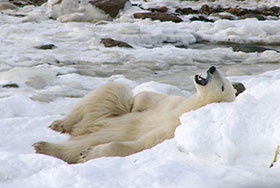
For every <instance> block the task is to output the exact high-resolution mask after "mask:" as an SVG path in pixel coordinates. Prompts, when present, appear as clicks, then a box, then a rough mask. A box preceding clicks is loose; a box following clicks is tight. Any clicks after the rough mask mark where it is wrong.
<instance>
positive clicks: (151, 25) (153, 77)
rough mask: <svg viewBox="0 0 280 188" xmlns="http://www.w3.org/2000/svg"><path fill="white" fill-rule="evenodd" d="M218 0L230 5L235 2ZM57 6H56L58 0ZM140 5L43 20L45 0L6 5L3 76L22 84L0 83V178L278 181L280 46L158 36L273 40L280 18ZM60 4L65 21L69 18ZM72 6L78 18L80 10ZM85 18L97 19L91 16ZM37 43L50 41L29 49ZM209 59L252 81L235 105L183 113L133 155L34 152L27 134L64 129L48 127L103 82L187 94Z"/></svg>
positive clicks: (119, 183)
mask: <svg viewBox="0 0 280 188" xmlns="http://www.w3.org/2000/svg"><path fill="white" fill-rule="evenodd" d="M3 2H4V1H3ZM83 2H86V1H83ZM131 2H132V3H141V4H142V5H143V7H145V8H149V7H155V6H168V7H169V8H175V7H177V6H185V5H188V3H190V2H183V1H182V2H181V1H178V0H174V1H169V0H155V1H147V2H144V1H142V0H133V1H131ZM49 3H55V1H49ZM216 3H222V4H224V6H230V5H231V4H232V1H227V0H223V1H220V2H216ZM240 3H241V4H242V2H240ZM190 4H191V6H192V7H200V6H201V4H198V3H195V2H192V3H190ZM277 4H279V1H275V0H274V1H263V2H260V3H258V4H257V3H256V1H253V0H252V1H247V2H244V3H243V4H242V6H245V7H247V6H248V7H254V6H256V5H257V6H260V7H261V6H264V5H267V6H268V5H271V6H273V5H277ZM49 6H50V5H49ZM67 6H68V5H67ZM60 8H61V7H60ZM76 8H79V7H76ZM57 10H58V11H61V9H59V7H58V9H57ZM140 10H141V9H139V8H137V7H130V8H128V9H126V10H125V11H124V12H122V13H121V14H120V17H119V18H116V19H115V20H113V21H107V20H100V21H97V22H93V23H88V22H66V23H65V22H64V21H65V20H60V19H58V21H57V20H50V19H48V16H47V15H48V14H49V13H50V12H49V11H50V7H48V6H47V4H45V5H43V6H41V7H33V6H27V7H24V8H19V9H17V10H3V13H2V12H1V19H0V25H1V30H0V40H1V43H0V86H3V85H5V84H17V85H18V86H19V87H18V88H4V87H1V88H0V91H1V92H0V109H1V111H0V112H1V113H0V120H1V121H0V134H1V136H0V187H3V188H17V187H28V188H32V187H34V188H35V187H36V188H37V187H42V188H50V187H55V188H68V187H73V188H76V187H77V188H80V187H108V188H114V187H116V188H117V187H130V188H134V187H135V188H142V187H155V188H164V187H166V188H177V187H192V188H205V187H207V188H208V187H209V188H217V187H229V188H236V187H256V188H258V187H259V188H268V187H271V188H275V187H279V186H280V175H279V174H280V164H279V162H276V163H275V164H274V167H273V168H269V166H270V164H271V163H272V161H273V157H274V153H275V150H276V147H277V145H278V144H280V124H279V122H280V107H279V104H280V97H279V93H280V69H279V59H280V53H277V52H275V51H265V52H262V53H244V52H234V51H233V50H232V49H231V48H227V47H223V46H214V47H212V46H210V47H208V48H204V49H199V48H197V49H196V48H176V47H175V46H174V45H172V44H164V45H163V42H164V41H169V42H176V43H177V44H182V45H186V46H187V47H191V45H192V44H194V43H196V42H198V41H200V40H207V41H210V42H225V41H234V42H239V43H243V42H249V43H263V44H264V45H274V44H277V43H279V42H280V37H279V36H280V30H279V28H280V25H279V24H280V22H279V20H267V21H258V20H256V19H245V20H236V21H230V20H218V21H216V22H214V23H204V22H188V21H187V20H188V17H184V18H183V19H184V20H186V21H185V22H182V23H176V24H175V23H171V22H159V21H151V20H138V19H134V18H132V16H131V15H132V14H133V13H134V12H138V11H140ZM67 11H69V9H67ZM74 12H75V11H74ZM70 13H71V14H72V13H73V12H70ZM70 13H69V14H70ZM84 13H85V12H84ZM9 14H25V15H27V16H26V17H15V16H9ZM67 14H68V13H67ZM67 14H66V16H65V15H63V16H64V17H61V19H62V18H64V19H66V21H67V19H70V18H69V17H68V16H67ZM74 16H78V17H75V18H81V17H79V15H77V14H75V13H74ZM83 16H84V17H83V19H92V17H91V16H92V14H91V16H88V15H83ZM72 18H73V17H72ZM72 18H71V19H72ZM61 21H62V22H61ZM76 21H85V20H82V19H81V20H76ZM104 37H111V38H113V39H115V40H121V41H124V42H128V43H129V44H131V45H132V46H133V47H134V48H133V49H122V48H117V47H116V48H105V47H104V46H103V45H102V44H100V43H99V41H100V39H101V38H104ZM44 44H54V45H55V46H57V48H55V49H52V50H39V49H37V48H35V47H36V46H40V45H44ZM210 65H215V66H217V67H218V69H220V70H221V71H222V72H225V73H227V74H228V75H229V76H230V77H228V78H229V79H230V80H231V81H232V82H242V83H243V84H244V85H245V86H246V88H247V89H246V91H245V92H244V93H242V94H241V95H239V96H238V97H237V99H236V100H235V101H234V102H232V103H218V104H209V105H207V106H205V107H203V108H201V109H198V110H196V111H192V112H188V113H185V114H183V115H182V116H181V117H180V121H181V125H180V126H179V127H178V128H177V129H176V132H175V137H174V138H173V139H171V140H166V141H165V142H163V143H161V144H159V145H157V146H156V147H154V148H152V149H149V150H145V151H143V152H140V153H137V154H134V155H131V156H128V157H111V158H100V159H95V160H91V161H88V162H87V163H84V164H75V165H69V164H67V163H65V162H63V161H61V160H59V159H56V158H53V157H50V156H46V155H39V154H35V152H34V149H33V147H32V144H33V143H34V142H37V141H40V140H46V141H50V142H61V141H64V140H67V139H68V136H67V135H62V134H59V133H57V132H54V131H52V130H50V129H49V128H48V126H49V125H50V124H51V123H52V122H53V121H54V120H57V119H60V118H62V117H63V116H64V115H65V114H66V113H67V112H68V111H69V110H70V109H71V108H72V107H73V105H75V104H76V103H77V102H78V101H79V100H80V99H81V98H82V97H83V96H84V95H86V94H87V93H88V92H90V91H91V90H94V89H96V88H97V87H99V86H100V85H102V84H105V83H107V82H110V81H113V82H121V83H124V84H126V85H128V86H129V87H130V88H131V89H133V92H134V94H137V93H139V92H141V91H152V92H157V93H163V94H169V95H170V94H175V95H180V96H185V97H188V96H189V95H190V93H191V92H192V91H193V85H192V76H193V75H194V74H196V73H199V72H203V71H205V70H206V69H207V68H209V66H210Z"/></svg>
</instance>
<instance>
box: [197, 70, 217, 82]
mask: <svg viewBox="0 0 280 188" xmlns="http://www.w3.org/2000/svg"><path fill="white" fill-rule="evenodd" d="M215 71H216V67H214V66H212V67H210V68H209V69H208V71H207V77H206V78H203V77H202V76H201V74H200V75H195V82H196V83H197V84H198V85H202V86H206V85H207V84H208V82H209V80H210V75H212V74H214V72H215Z"/></svg>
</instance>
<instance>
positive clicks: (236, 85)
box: [232, 82, 246, 96]
mask: <svg viewBox="0 0 280 188" xmlns="http://www.w3.org/2000/svg"><path fill="white" fill-rule="evenodd" d="M232 86H233V88H234V89H236V93H235V96H238V95H239V94H240V93H243V92H244V91H245V90H246V88H245V86H244V85H243V84H242V83H240V82H238V83H232Z"/></svg>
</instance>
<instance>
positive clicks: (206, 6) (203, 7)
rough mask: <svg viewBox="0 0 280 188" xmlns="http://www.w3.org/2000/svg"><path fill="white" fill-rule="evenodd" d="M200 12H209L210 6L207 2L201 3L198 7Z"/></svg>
mask: <svg viewBox="0 0 280 188" xmlns="http://www.w3.org/2000/svg"><path fill="white" fill-rule="evenodd" d="M200 12H201V13H203V14H209V13H210V7H209V6H208V5H207V4H203V5H202V6H201V8H200Z"/></svg>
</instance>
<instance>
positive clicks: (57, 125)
mask: <svg viewBox="0 0 280 188" xmlns="http://www.w3.org/2000/svg"><path fill="white" fill-rule="evenodd" d="M49 128H50V129H52V130H54V131H57V132H60V133H66V130H65V127H64V124H63V121H61V120H56V121H54V122H53V123H52V124H51V125H50V126H49Z"/></svg>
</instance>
